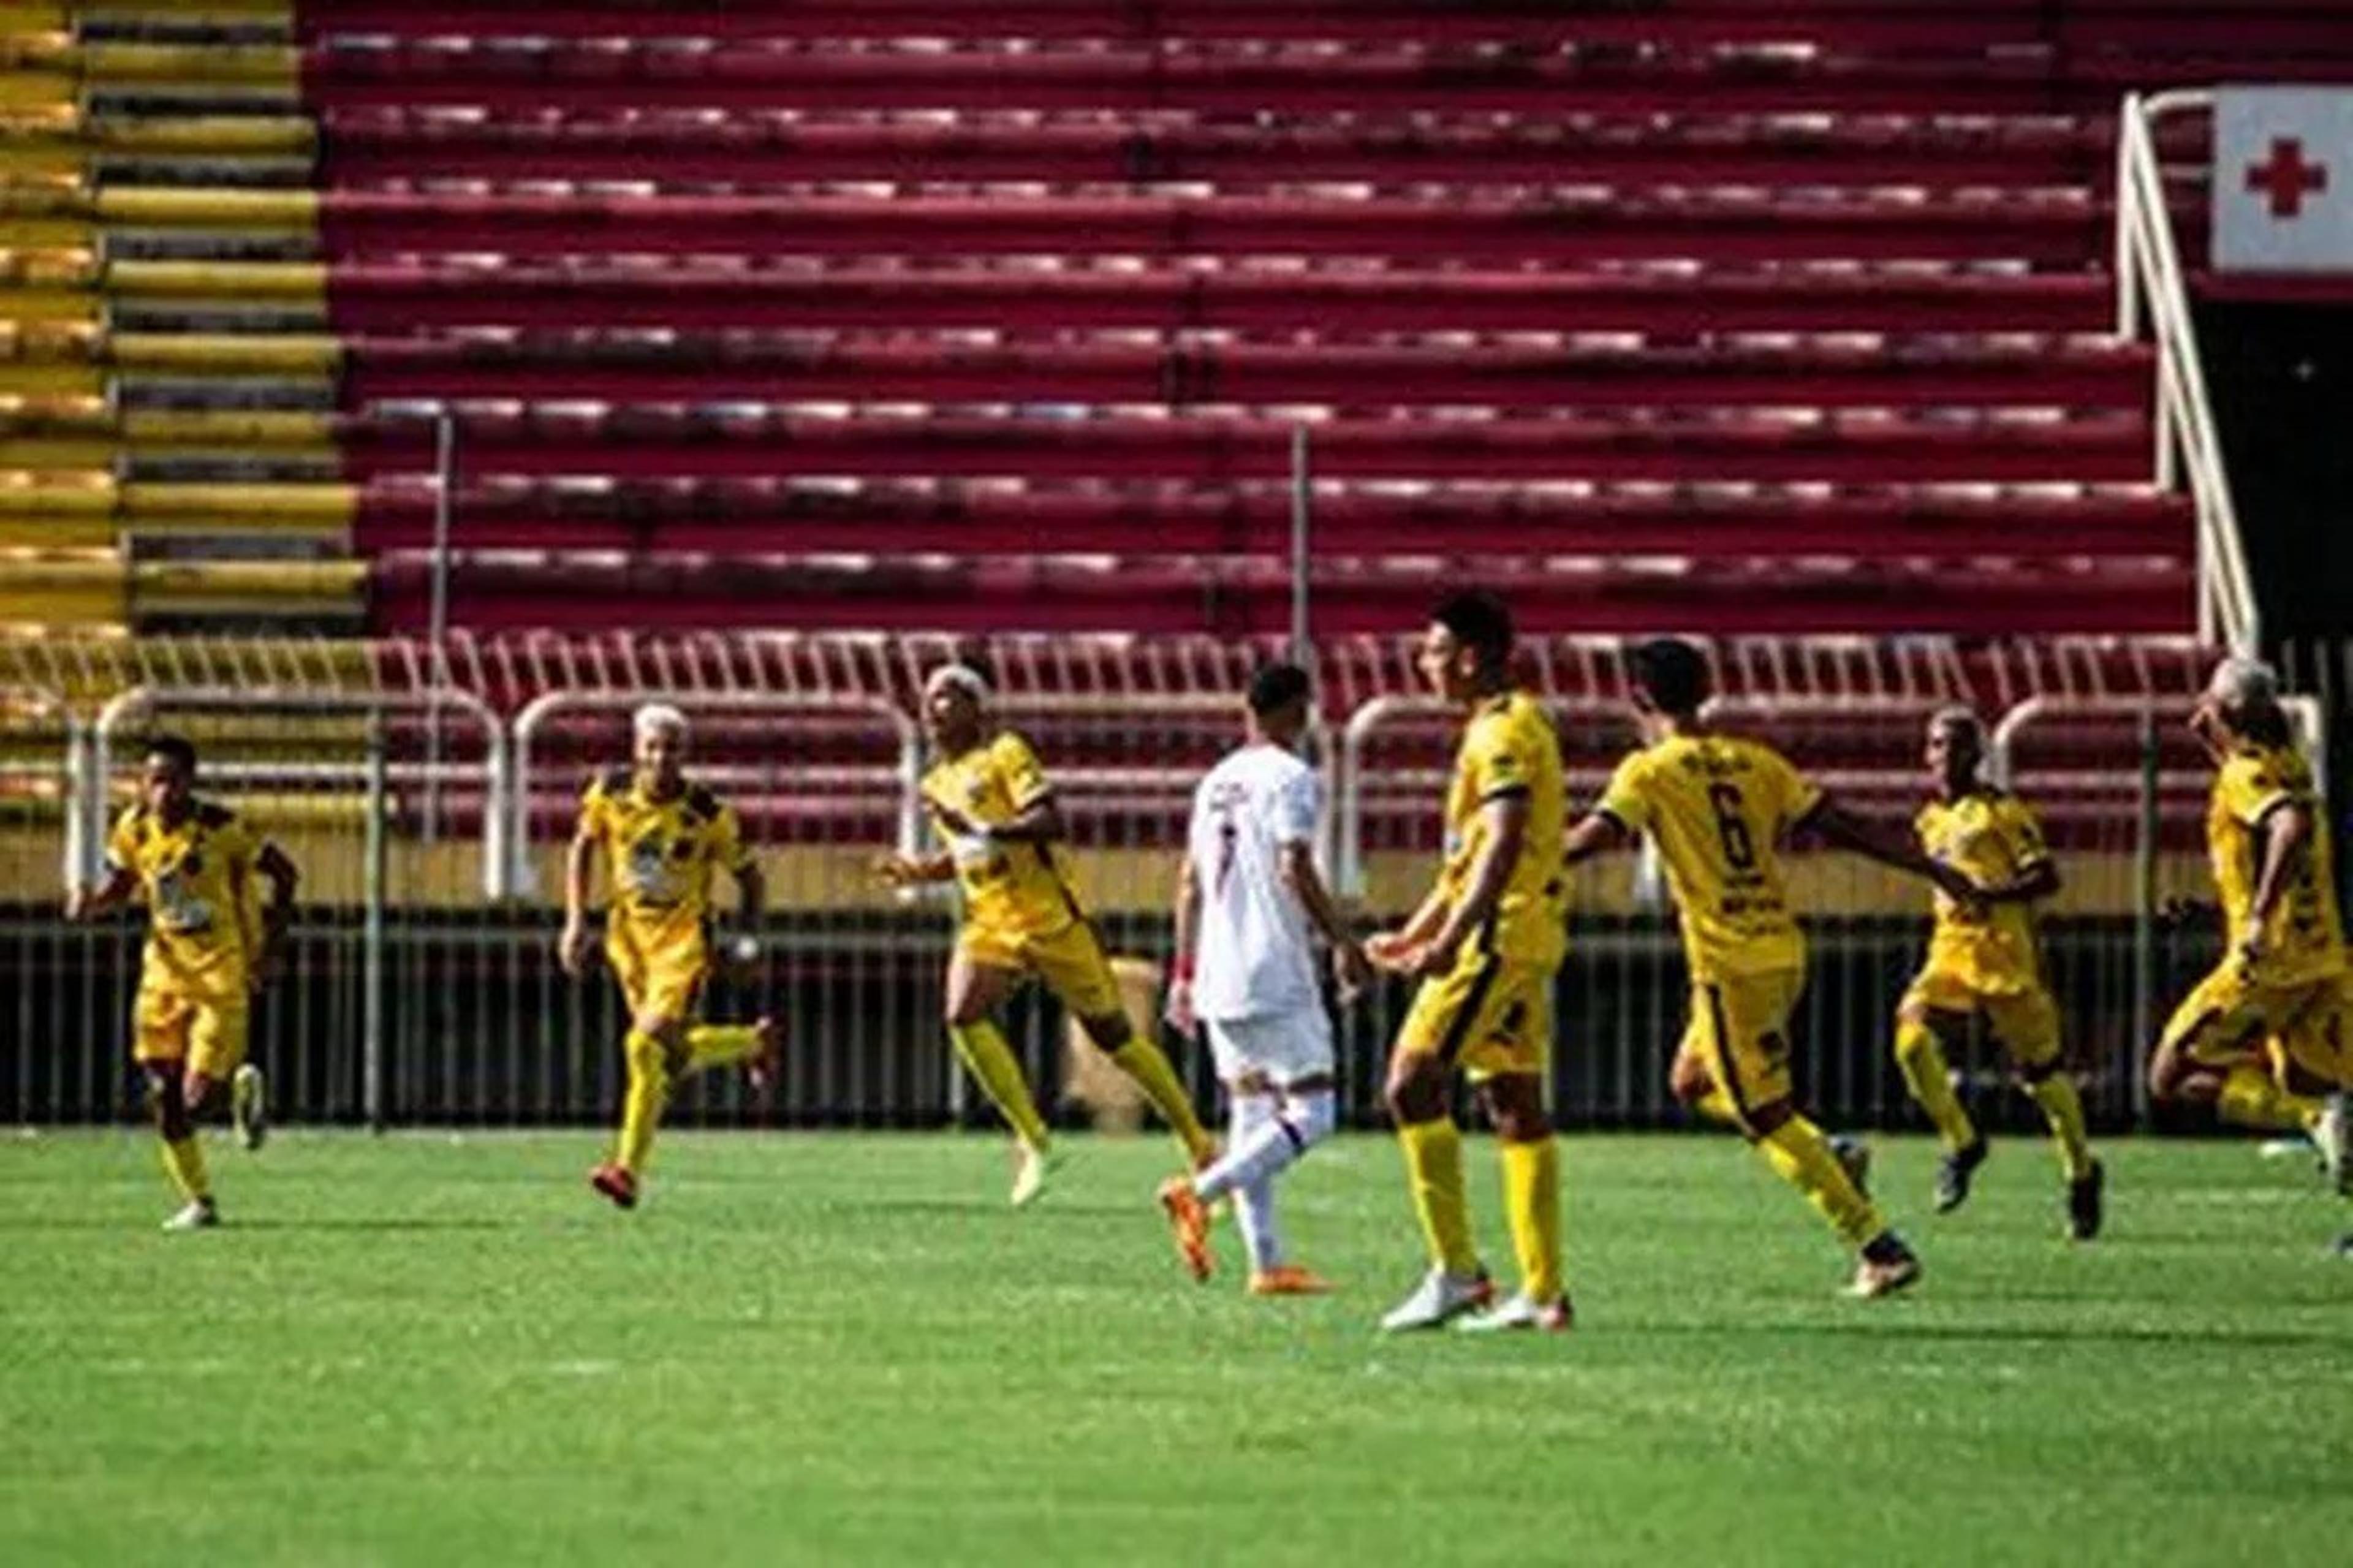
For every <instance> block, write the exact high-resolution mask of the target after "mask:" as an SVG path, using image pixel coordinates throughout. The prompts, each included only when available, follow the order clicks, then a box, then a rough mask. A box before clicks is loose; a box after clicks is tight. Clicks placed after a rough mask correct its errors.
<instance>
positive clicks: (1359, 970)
mask: <svg viewBox="0 0 2353 1568" xmlns="http://www.w3.org/2000/svg"><path fill="white" fill-rule="evenodd" d="M1278 864H1279V868H1280V870H1281V873H1282V885H1283V886H1284V887H1286V888H1288V889H1291V895H1292V897H1293V898H1295V899H1297V900H1299V907H1300V908H1301V909H1303V910H1306V911H1307V918H1308V920H1309V921H1312V922H1314V927H1315V929H1316V931H1318V932H1319V933H1320V934H1321V935H1322V936H1323V938H1324V941H1325V942H1328V943H1330V944H1331V948H1332V973H1333V977H1334V979H1335V981H1336V982H1337V983H1338V984H1339V987H1340V999H1341V1000H1342V1001H1343V1002H1353V1001H1355V1000H1356V997H1357V995H1358V994H1361V993H1362V992H1363V991H1364V989H1365V986H1366V984H1367V983H1369V982H1370V981H1371V979H1372V977H1373V969H1372V964H1371V963H1370V961H1368V960H1367V959H1366V957H1365V948H1364V944H1363V943H1362V942H1358V941H1357V940H1356V932H1354V931H1350V930H1349V929H1348V919H1347V917H1346V916H1345V915H1344V914H1342V913H1341V912H1340V906H1339V903H1338V901H1337V900H1335V899H1334V898H1333V897H1332V889H1329V888H1327V887H1325V886H1324V873H1322V872H1321V871H1318V870H1317V869H1316V868H1315V852H1314V849H1313V848H1312V847H1309V846H1308V845H1307V844H1305V843H1304V842H1302V841H1298V840H1293V842H1291V843H1288V844H1285V845H1284V846H1283V847H1282V855H1281V859H1280V861H1279V862H1278Z"/></svg>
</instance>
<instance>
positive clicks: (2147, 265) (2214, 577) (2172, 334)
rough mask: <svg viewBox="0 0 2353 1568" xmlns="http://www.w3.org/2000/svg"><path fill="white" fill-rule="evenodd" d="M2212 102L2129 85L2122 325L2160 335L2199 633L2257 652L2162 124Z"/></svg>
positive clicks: (2161, 440)
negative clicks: (2159, 130) (2194, 535)
mask: <svg viewBox="0 0 2353 1568" xmlns="http://www.w3.org/2000/svg"><path fill="white" fill-rule="evenodd" d="M2213 105H2214V94H2213V93H2212V92H2211V90H2205V89H2182V90H2178V91H2172V92H2159V93H2153V94H2146V95H2144V94H2141V93H2137V92H2133V93H2126V95H2125V100H2124V108H2123V111H2122V113H2121V114H2120V115H2119V116H2118V121H2117V126H2116V335H2117V336H2118V337H2119V338H2122V339H2125V340H2126V341H2133V340H2137V339H2138V338H2139V337H2140V335H2141V329H2142V326H2143V324H2144V318H2145V319H2146V323H2147V326H2148V327H2149V329H2150V331H2151V333H2152V335H2153V336H2154V338H2155V340H2156V343H2157V408H2156V426H2157V452H2156V461H2155V477H2156V480H2157V484H2158V488H2159V489H2168V490H2170V489H2177V488H2179V486H2180V485H2181V484H2182V483H2183V482H2184V481H2185V480H2186V481H2187V483H2188V486H2189V497H2190V501H2191V504H2192V505H2193V506H2194V507H2195V508H2196V510H2197V520H2198V521H2197V529H2198V632H2199V636H2200V638H2201V639H2202V640H2204V641H2206V642H2208V643H2221V644H2223V645H2226V646H2228V647H2231V648H2232V650H2233V651H2235V652H2240V653H2253V651H2255V647H2256V645H2257V644H2258V643H2259V642H2260V640H2261V637H2262V623H2261V619H2260V617H2259V614H2258V612H2257V609H2256V605H2255V593H2254V584H2253V578H2252V576H2251V575H2250V574H2249V573H2248V570H2247V556H2246V547H2245V542H2244V540H2243V538H2242V535H2241V533H2240V531H2239V514H2238V508H2237V506H2236V505H2235V504H2234V503H2233V501H2232V499H2231V479H2230V475H2229V473H2228V472H2227V471H2226V470H2225V468H2224V467H2223V463H2222V446H2221V437H2220V436H2219V435H2218V434H2217V432H2216V430H2215V426H2214V409H2213V405H2212V403H2211V399H2210V398H2209V396H2208V394H2207V390H2206V371H2205V366H2204V364H2203V363H2202V362H2201V361H2200V358H2199V353H2198V332H2197V327H2196V324H2195V323H2194V322H2193V321H2191V319H2190V314H2189V287H2188V283H2187V281H2186V279H2184V277H2183V274H2182V268H2181V252H2180V247H2179V246H2178V245H2177V244H2176V243H2175V241H2174V235H2173V214H2172V208H2171V205H2169V204H2168V202H2167V200H2166V195H2165V171H2164V168H2163V167H2162V165H2160V164H2159V163H2158V155H2157V136H2156V132H2155V130H2154V129H2153V127H2154V126H2155V124H2156V122H2157V121H2158V120H2159V119H2161V118H2163V117H2165V116H2167V115H2169V114H2179V113H2187V112H2192V111H2197V110H2211V109H2212V108H2213Z"/></svg>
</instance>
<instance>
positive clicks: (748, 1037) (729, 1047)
mask: <svg viewBox="0 0 2353 1568" xmlns="http://www.w3.org/2000/svg"><path fill="white" fill-rule="evenodd" d="M759 1048H760V1031H759V1030H757V1029H755V1028H754V1027H752V1026H751V1025H749V1024H702V1025H699V1026H696V1027H694V1028H691V1029H689V1030H688V1031H687V1032H686V1070H687V1071H688V1072H701V1071H702V1069H703V1068H715V1067H724V1066H726V1065H727V1064H728V1063H730V1062H740V1061H748V1060H750V1059H751V1057H752V1053H753V1052H754V1051H756V1050H758V1049H759Z"/></svg>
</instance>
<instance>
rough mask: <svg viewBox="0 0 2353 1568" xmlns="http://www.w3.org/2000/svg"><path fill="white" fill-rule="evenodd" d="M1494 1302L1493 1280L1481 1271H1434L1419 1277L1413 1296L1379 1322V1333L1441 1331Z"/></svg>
mask: <svg viewBox="0 0 2353 1568" xmlns="http://www.w3.org/2000/svg"><path fill="white" fill-rule="evenodd" d="M1494 1299H1495V1284H1494V1281H1493V1280H1492V1279H1488V1278H1487V1274H1486V1271H1485V1270H1484V1269H1482V1270H1480V1271H1479V1272H1478V1273H1476V1274H1450V1273H1448V1272H1447V1271H1446V1270H1445V1269H1443V1268H1433V1269H1431V1270H1430V1272H1429V1273H1427V1274H1425V1275H1423V1276H1422V1277H1421V1283H1420V1284H1419V1285H1417V1286H1415V1287H1414V1288H1413V1294H1412V1295H1410V1296H1408V1297H1407V1298H1406V1299H1405V1300H1402V1301H1400V1302H1398V1304H1397V1306H1396V1307H1395V1308H1393V1309H1391V1310H1390V1312H1389V1314H1388V1317H1385V1318H1383V1319H1382V1320H1381V1332H1383V1333H1385V1334H1400V1333H1406V1332H1409V1331H1412V1330H1415V1329H1436V1328H1442V1327H1444V1326H1445V1325H1446V1324H1448V1323H1450V1322H1452V1321H1454V1320H1455V1319H1457V1318H1459V1317H1461V1315H1462V1314H1463V1313H1465V1312H1470V1311H1475V1310H1478V1309H1479V1308H1481V1307H1483V1306H1485V1305H1486V1304H1487V1303H1488V1302H1490V1301H1492V1300H1494Z"/></svg>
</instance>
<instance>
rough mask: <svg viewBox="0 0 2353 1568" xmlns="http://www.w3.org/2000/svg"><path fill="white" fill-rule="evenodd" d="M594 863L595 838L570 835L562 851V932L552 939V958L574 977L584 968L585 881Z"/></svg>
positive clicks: (585, 937) (586, 965)
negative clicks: (566, 845)
mask: <svg viewBox="0 0 2353 1568" xmlns="http://www.w3.org/2000/svg"><path fill="white" fill-rule="evenodd" d="M595 871H596V838H595V837H594V836H592V835H590V834H587V833H585V832H584V833H575V834H574V835H573V836H572V847H570V848H569V849H567V850H565V853H564V934H563V935H562V936H561V937H559V938H557V939H556V943H555V958H556V962H557V963H561V964H563V965H564V973H566V974H569V975H572V976H574V977H575V978H577V977H578V976H579V975H580V974H582V973H585V972H586V970H587V967H588V882H589V879H590V878H591V877H592V876H593V875H594V874H595Z"/></svg>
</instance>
